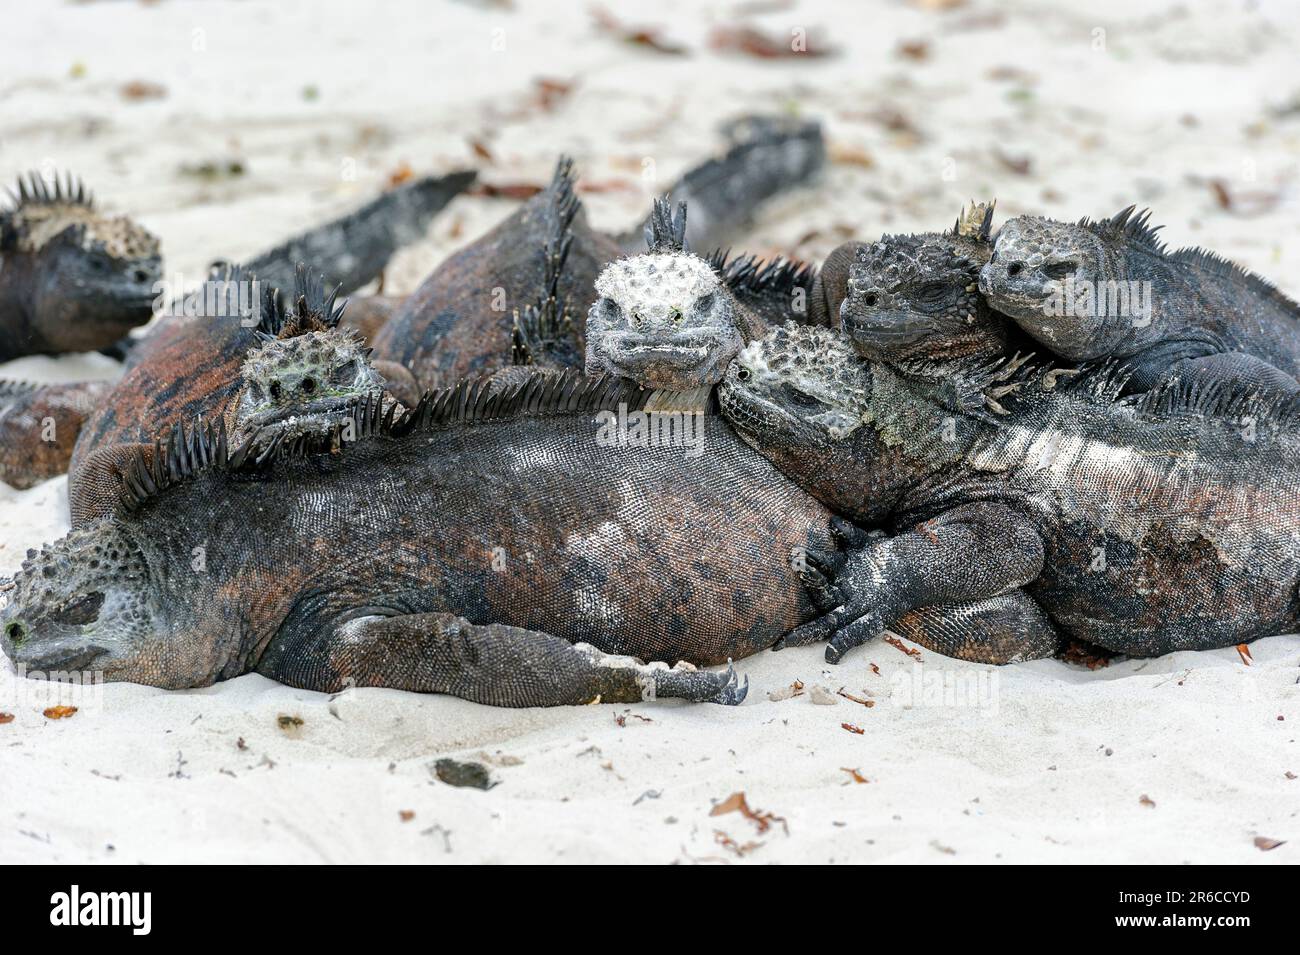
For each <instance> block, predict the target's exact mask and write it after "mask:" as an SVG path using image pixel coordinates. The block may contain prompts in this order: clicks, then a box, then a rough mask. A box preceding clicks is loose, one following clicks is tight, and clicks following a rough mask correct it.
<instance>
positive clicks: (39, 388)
mask: <svg viewBox="0 0 1300 955" xmlns="http://www.w3.org/2000/svg"><path fill="white" fill-rule="evenodd" d="M111 388H112V385H111V383H109V382H106V381H84V382H71V383H62V384H47V385H38V384H33V383H30V382H25V381H11V380H6V379H0V481H3V482H4V483H5V484H8V485H9V486H11V487H16V488H29V487H32V486H34V485H36V484H40V483H41V482H42V481H48V480H49V479H50V478H53V477H58V476H59V475H60V474H66V473H67V470H68V462H69V461H70V460H71V458H72V448H73V445H75V444H76V442H77V435H78V434H80V433H81V426H82V425H83V424H84V423H85V420H86V418H87V417H88V416H89V415H90V413H91V412H92V411H93V410H94V409H95V407H96V406H97V405H98V404H100V403H102V402H103V400H104V398H105V396H106V395H107V394H108V392H109V390H110V389H111Z"/></svg>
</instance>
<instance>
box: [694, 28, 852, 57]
mask: <svg viewBox="0 0 1300 955" xmlns="http://www.w3.org/2000/svg"><path fill="white" fill-rule="evenodd" d="M709 46H710V47H712V48H713V49H715V50H717V51H719V52H723V53H741V54H744V55H745V56H752V57H756V58H757V59H760V60H776V59H784V58H789V57H803V56H808V57H822V56H830V55H831V54H832V53H834V52H835V51H834V49H832V48H831V47H829V46H823V45H822V44H820V43H817V44H814V43H812V42H811V41H810V40H808V38H807V36H806V35H805V34H798V35H795V34H792V35H791V36H790V37H789V39H786V38H780V39H778V38H777V37H775V36H771V35H769V34H766V33H764V32H763V31H762V30H759V29H757V28H756V27H751V26H718V27H714V28H713V31H712V32H711V33H710V34H709Z"/></svg>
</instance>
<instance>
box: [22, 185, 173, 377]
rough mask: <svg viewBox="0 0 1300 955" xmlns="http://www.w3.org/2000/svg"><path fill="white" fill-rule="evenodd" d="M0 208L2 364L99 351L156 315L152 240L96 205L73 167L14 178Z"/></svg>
mask: <svg viewBox="0 0 1300 955" xmlns="http://www.w3.org/2000/svg"><path fill="white" fill-rule="evenodd" d="M11 197H12V199H13V207H12V208H10V209H7V210H0V361H8V360H10V359H12V358H18V357H20V356H22V355H38V354H57V353H59V352H78V351H95V350H97V349H100V348H103V347H105V346H107V345H111V344H113V343H114V342H116V341H117V340H118V339H120V338H121V337H122V336H123V335H125V334H126V333H127V332H128V331H129V330H131V329H132V328H134V327H135V326H137V325H140V324H143V323H144V322H147V321H148V320H149V317H150V315H152V314H153V302H154V298H155V296H156V294H157V293H156V291H155V288H154V284H155V283H156V282H159V281H161V279H162V258H161V257H160V255H159V251H158V239H157V238H156V237H155V236H154V235H152V234H151V233H150V232H148V231H147V230H146V229H144V228H143V227H141V226H139V225H137V224H136V223H135V222H133V221H131V220H130V219H129V218H127V217H126V216H109V215H105V214H103V213H102V212H100V211H98V210H97V209H96V208H95V203H94V199H93V197H92V196H91V194H90V193H89V192H88V191H87V190H86V188H85V186H84V185H83V184H82V183H81V182H80V181H79V180H77V179H75V178H73V177H72V175H71V174H68V175H66V176H65V177H64V178H62V179H60V178H58V177H57V176H56V177H55V178H54V181H53V182H46V180H45V179H43V178H42V177H41V175H40V174H39V173H34V172H33V173H31V174H29V176H28V177H27V178H26V179H23V178H22V177H19V179H18V189H17V191H16V192H12V191H11Z"/></svg>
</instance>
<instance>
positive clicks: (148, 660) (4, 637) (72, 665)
mask: <svg viewBox="0 0 1300 955" xmlns="http://www.w3.org/2000/svg"><path fill="white" fill-rule="evenodd" d="M172 624H173V621H172V619H171V612H170V610H169V609H168V607H167V606H166V605H165V601H164V600H163V598H162V589H161V588H160V587H159V585H158V580H157V579H156V572H155V570H154V569H153V568H151V567H150V566H149V563H148V561H147V560H146V559H145V557H144V554H143V553H142V552H141V550H140V549H139V548H138V547H137V546H136V545H135V544H134V543H133V542H132V540H131V539H130V537H129V536H128V535H127V534H126V533H124V532H123V531H122V530H121V529H120V528H119V527H118V526H117V524H116V523H115V522H114V521H112V520H111V519H110V520H105V521H103V522H101V523H100V524H97V525H95V526H93V527H90V528H86V529H83V530H78V531H73V532H72V533H71V534H69V535H68V536H67V537H65V538H63V539H62V540H59V541H56V542H54V543H52V544H48V545H46V546H45V547H43V548H41V549H40V550H39V551H38V550H30V551H28V552H27V559H26V560H25V561H23V564H22V569H21V570H19V572H18V573H17V574H15V575H14V577H13V578H11V579H10V580H7V581H0V645H2V646H3V648H4V652H5V654H6V655H7V656H8V657H9V659H10V660H12V661H13V662H14V664H15V665H17V666H23V667H26V668H27V670H28V671H34V670H35V671H42V672H45V673H52V672H60V671H62V672H68V671H95V672H100V673H103V674H104V675H105V677H106V678H108V679H118V680H131V681H134V682H138V683H152V684H154V685H156V686H167V685H177V686H180V685H185V686H193V685H194V684H193V683H192V682H188V681H189V680H190V679H191V676H190V672H189V668H190V667H191V666H192V665H193V664H194V663H195V661H193V660H182V659H180V658H179V656H177V655H178V654H179V655H184V654H186V653H193V652H200V651H199V649H198V648H197V647H190V648H189V649H186V648H185V647H184V645H183V643H182V644H178V645H177V646H176V647H173V648H170V649H169V648H168V646H167V645H166V644H163V643H160V644H158V645H157V646H156V647H151V648H149V649H148V650H147V652H142V650H143V648H142V643H144V642H148V641H152V640H153V639H154V637H155V635H157V634H165V633H168V632H170V631H171V630H172ZM180 674H184V679H185V681H186V682H180V681H179V680H177V681H170V682H169V680H168V677H169V675H180ZM159 680H161V681H162V682H156V681H159Z"/></svg>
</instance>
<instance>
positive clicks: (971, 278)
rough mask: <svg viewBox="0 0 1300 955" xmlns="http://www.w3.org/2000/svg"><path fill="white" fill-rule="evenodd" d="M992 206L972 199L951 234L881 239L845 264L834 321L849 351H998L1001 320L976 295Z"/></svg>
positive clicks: (922, 355)
mask: <svg viewBox="0 0 1300 955" xmlns="http://www.w3.org/2000/svg"><path fill="white" fill-rule="evenodd" d="M992 214H993V204H992V203H986V204H985V203H976V204H972V206H971V210H970V211H966V210H963V214H962V217H961V218H959V219H958V220H957V225H956V227H955V228H954V229H953V231H951V232H942V233H928V234H922V235H894V236H885V237H883V238H882V239H881V240H880V241H879V242H875V243H872V244H871V245H862V246H860V247H859V248H858V249H857V252H856V255H855V261H853V262H852V264H850V266H849V277H848V288H847V294H846V296H845V298H844V301H843V303H842V304H841V305H840V314H839V318H840V326H841V328H842V329H843V331H844V333H845V334H846V335H848V336H849V338H851V339H852V340H853V343H854V346H855V347H856V348H857V350H858V351H859V352H860V353H862V354H864V355H867V356H869V357H872V358H879V359H881V360H883V361H889V362H893V363H900V364H904V365H905V364H907V363H909V362H914V361H922V362H931V361H936V360H940V359H945V358H959V357H967V356H970V355H983V356H988V357H993V356H995V355H1000V354H1001V353H1002V351H1003V348H1004V344H1005V336H1004V334H1003V329H1002V327H1001V322H1000V321H998V320H997V319H996V318H995V317H994V316H992V315H990V313H989V310H988V308H987V306H986V305H985V304H984V302H983V300H982V299H981V298H980V294H979V287H978V283H979V273H980V267H981V266H983V265H984V263H985V262H987V261H988V257H989V252H990V248H991V246H990V244H989V227H990V224H991V222H992Z"/></svg>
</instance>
